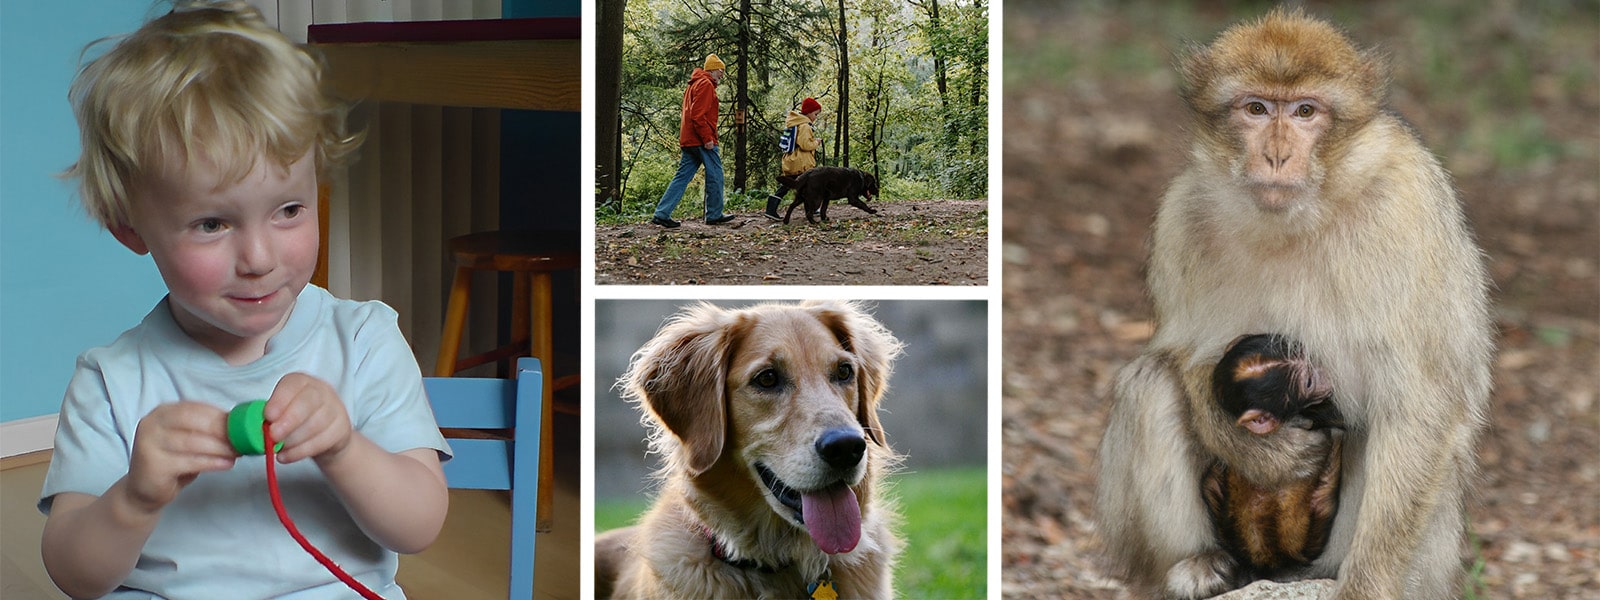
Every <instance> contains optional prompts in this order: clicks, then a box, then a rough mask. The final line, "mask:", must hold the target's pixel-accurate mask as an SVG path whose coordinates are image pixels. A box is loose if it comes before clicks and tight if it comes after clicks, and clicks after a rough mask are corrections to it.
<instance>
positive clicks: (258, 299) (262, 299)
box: [231, 292, 278, 304]
mask: <svg viewBox="0 0 1600 600" xmlns="http://www.w3.org/2000/svg"><path fill="white" fill-rule="evenodd" d="M277 294H278V293H277V292H271V293H268V294H267V295H265V296H253V297H247V296H231V298H232V299H233V300H234V301H235V302H240V303H243V304H265V303H266V302H267V301H268V300H271V299H272V297H273V296H275V295H277Z"/></svg>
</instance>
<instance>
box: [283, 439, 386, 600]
mask: <svg viewBox="0 0 1600 600" xmlns="http://www.w3.org/2000/svg"><path fill="white" fill-rule="evenodd" d="M261 438H262V440H263V442H264V443H265V445H266V447H267V492H268V493H269V494H270V495H271V496H272V509H273V510H276V511H278V521H279V522H281V523H283V528H284V529H288V530H289V535H290V536H292V537H294V541H296V542H299V543H300V547H301V548H305V549H306V552H309V553H311V557H312V558H315V559H317V562H319V563H322V566H323V567H325V568H327V569H328V572H329V573H333V576H334V577H338V578H339V581H343V582H344V584H345V585H348V586H350V589H352V590H355V591H356V593H359V594H361V597H362V598H366V600H383V596H379V595H378V593H377V592H374V591H372V590H371V589H368V588H367V586H364V585H361V582H359V581H356V578H354V577H351V576H350V574H349V573H346V572H344V569H341V568H339V565H338V564H337V563H335V562H333V559H331V558H328V556H327V555H326V554H323V553H322V551H321V550H317V547H316V546H312V545H311V542H310V541H309V540H307V539H306V536H303V535H300V528H298V527H295V526H294V521H292V520H290V519H289V511H287V510H285V509H284V508H283V496H282V494H280V493H278V469H277V468H276V467H275V466H274V465H275V464H277V462H278V460H277V456H276V453H275V452H273V450H272V446H273V443H272V424H271V423H267V422H262V424H261Z"/></svg>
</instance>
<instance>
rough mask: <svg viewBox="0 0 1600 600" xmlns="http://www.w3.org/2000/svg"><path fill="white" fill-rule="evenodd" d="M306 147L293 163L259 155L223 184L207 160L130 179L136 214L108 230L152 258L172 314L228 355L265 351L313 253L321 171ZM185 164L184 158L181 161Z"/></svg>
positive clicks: (307, 274) (240, 358) (243, 357)
mask: <svg viewBox="0 0 1600 600" xmlns="http://www.w3.org/2000/svg"><path fill="white" fill-rule="evenodd" d="M312 156H313V155H312V153H311V152H307V153H306V155H305V156H303V157H301V158H300V160H298V161H295V163H294V164H292V165H290V166H289V169H288V172H285V171H284V170H283V169H282V168H280V167H278V166H277V165H276V164H273V162H272V161H263V160H259V159H258V160H257V161H256V164H255V167H254V168H253V169H252V170H251V171H250V174H249V175H248V176H246V177H245V178H244V180H242V181H240V182H238V183H223V184H221V185H220V186H219V185H218V179H219V175H218V173H217V172H216V169H215V168H214V167H212V166H210V165H206V164H196V165H192V166H190V168H187V169H182V168H169V169H165V170H164V172H163V173H162V174H160V175H157V176H153V177H149V178H147V180H146V181H142V182H140V184H139V185H136V186H134V189H133V196H134V197H133V203H132V205H133V210H132V221H133V222H132V224H131V226H130V227H126V228H118V229H117V230H115V231H113V232H112V233H113V234H114V235H116V237H117V239H118V240H119V241H121V242H122V243H123V244H124V245H126V246H128V248H129V249H131V250H133V251H134V252H138V253H140V254H144V253H146V252H148V253H150V256H151V257H152V258H153V259H155V263H156V268H158V269H159V270H160V271H161V278H162V279H164V280H166V284H167V290H168V291H169V292H170V295H169V297H170V298H171V306H172V313H173V317H174V318H175V319H176V320H177V321H178V325H179V326H181V327H182V328H183V330H184V332H186V333H188V334H189V336H190V337H191V338H194V339H195V340H196V341H198V342H200V343H201V344H203V345H205V346H206V347H208V348H211V349H212V350H213V351H215V352H217V353H218V354H219V355H221V356H222V357H223V358H224V359H227V360H228V362H229V363H232V364H242V363H245V362H249V361H251V360H254V359H256V358H259V357H260V356H261V355H262V354H263V353H265V350H266V343H267V340H269V339H271V337H272V336H273V334H276V333H277V332H278V330H279V329H281V328H282V327H283V323H284V322H285V321H286V320H287V318H288V315H289V312H290V309H292V308H294V302H295V298H296V297H297V296H298V295H299V294H300V290H301V289H303V288H304V287H305V286H306V284H307V283H309V282H310V281H311V273H312V271H313V270H315V268H316V263H317V244H318V231H317V178H316V167H315V160H314V159H313V157H312ZM179 166H181V165H179Z"/></svg>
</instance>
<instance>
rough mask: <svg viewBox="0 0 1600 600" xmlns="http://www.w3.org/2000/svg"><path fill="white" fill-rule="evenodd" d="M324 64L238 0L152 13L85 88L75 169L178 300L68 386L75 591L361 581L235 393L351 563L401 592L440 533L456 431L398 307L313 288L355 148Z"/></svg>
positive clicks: (62, 477)
mask: <svg viewBox="0 0 1600 600" xmlns="http://www.w3.org/2000/svg"><path fill="white" fill-rule="evenodd" d="M318 77H319V73H318V67H317V65H316V63H315V61H313V60H312V58H311V57H310V56H308V55H307V54H306V53H305V51H303V50H302V49H300V48H298V47H296V46H295V45H294V44H292V43H291V42H290V41H289V40H288V39H287V38H285V37H284V36H283V35H282V34H280V33H278V32H277V31H275V30H274V29H272V28H271V27H270V26H268V25H267V23H266V22H265V21H264V20H263V18H262V17H261V15H260V14H259V13H258V12H256V11H255V10H254V9H252V8H250V7H249V6H248V5H246V4H244V3H242V2H226V3H199V4H193V3H186V4H184V5H182V6H179V7H177V8H175V9H174V10H173V11H172V12H170V13H168V14H166V15H164V16H162V17H159V18H157V19H154V20H152V21H151V22H149V23H146V24H145V25H144V26H143V27H141V28H140V29H139V30H138V31H135V32H134V33H132V34H130V35H128V36H126V37H125V38H123V39H121V40H120V41H118V42H117V43H116V44H115V46H114V47H112V48H111V49H110V50H109V51H108V52H107V53H106V54H104V55H103V56H101V57H100V58H98V59H95V60H93V61H92V62H90V63H88V64H87V65H86V66H84V68H83V69H82V70H81V72H80V73H79V74H78V76H77V78H76V79H75V80H74V82H73V85H72V89H71V99H72V103H73V108H74V112H75V113H76V116H77V119H78V124H79V127H80V129H81V137H82V146H83V150H82V155H81V156H80V157H79V160H78V162H77V164H75V165H73V166H72V167H71V169H69V171H68V172H67V175H68V176H70V177H71V178H73V179H75V180H78V181H79V191H80V195H81V196H82V199H83V203H84V205H85V207H86V208H87V209H88V212H89V213H90V214H91V215H92V216H94V217H95V218H96V219H97V220H99V222H100V223H101V224H102V225H103V226H105V228H106V229H107V230H108V231H110V232H111V234H112V235H113V236H114V237H115V238H116V239H117V241H119V242H121V243H122V244H123V245H124V246H127V247H128V249H130V250H132V251H134V252H136V253H139V254H149V255H150V256H151V258H152V259H154V261H155V264H156V267H157V269H158V270H159V271H160V273H161V277H162V279H163V280H164V281H165V283H166V286H167V289H168V294H167V296H166V298H164V299H163V300H161V301H160V302H159V303H158V304H157V305H156V306H155V308H154V309H153V310H151V311H150V313H149V315H147V316H146V317H145V318H144V320H143V322H141V323H140V324H139V325H138V326H136V327H134V328H133V329H130V330H128V331H126V332H124V333H123V334H122V335H121V336H120V337H118V338H117V339H116V341H114V342H112V343H111V344H110V345H108V346H103V347H99V348H94V349H90V350H88V351H86V352H84V353H83V355H81V356H80V357H79V358H78V364H77V369H76V372H75V373H74V375H73V377H72V381H71V382H70V383H69V385H68V388H67V393H66V398H65V400H64V401H63V404H62V408H61V416H60V424H59V428H58V430H57V433H56V441H55V454H54V457H53V459H52V461H51V464H50V469H49V472H48V474H47V476H46V479H45V484H44V489H43V490H42V491H41V492H40V501H39V508H40V510H42V511H44V512H45V513H46V514H48V515H49V516H48V519H47V521H46V524H45V531H44V539H43V543H42V552H43V558H44V562H45V566H46V568H47V569H48V571H49V573H50V576H51V578H52V579H53V580H54V581H55V583H56V585H57V586H58V587H60V588H61V589H62V591H64V592H66V593H68V594H69V595H72V596H74V597H99V596H108V597H114V598H266V597H292V598H345V597H350V596H351V594H352V592H351V591H350V590H349V589H348V588H346V587H345V586H344V584H342V583H340V582H339V581H338V580H337V579H335V578H334V576H333V575H331V574H330V573H328V572H327V571H326V570H324V569H323V568H322V567H321V566H320V565H318V564H317V563H316V562H315V561H314V560H313V559H312V558H311V557H310V556H309V555H307V554H306V553H304V552H303V551H302V550H301V549H300V548H299V547H298V546H297V545H296V544H295V542H294V541H293V540H292V539H291V538H290V536H289V535H288V534H287V533H286V532H285V531H284V529H283V527H282V526H281V525H280V524H279V523H278V522H277V518H276V516H275V515H274V513H273V510H272V508H271V506H270V504H269V500H268V494H267V488H266V481H265V474H264V464H263V459H262V458H261V457H244V458H241V457H239V456H236V455H235V454H234V451H233V450H232V448H231V446H230V445H229V442H228V438H227V432H226V430H227V425H226V421H227V412H228V410H229V409H230V408H231V407H232V406H234V405H236V404H238V403H241V402H245V401H249V400H252V399H257V398H265V399H267V405H266V418H267V420H268V421H269V422H271V431H272V434H273V437H274V438H275V439H278V440H281V441H282V442H283V449H282V450H281V452H280V453H279V454H278V462H279V463H281V466H280V467H279V469H278V470H279V484H280V487H281V489H282V491H283V495H284V502H285V504H287V505H288V507H289V510H290V512H291V513H292V514H293V516H294V519H295V521H296V523H297V525H298V526H299V528H300V529H301V531H302V532H304V533H305V534H306V535H307V536H308V537H309V538H310V539H311V541H312V543H313V544H315V545H316V546H317V547H319V548H320V549H321V550H322V551H323V552H325V553H327V554H328V555H329V556H330V557H331V558H333V560H334V561H335V562H337V563H338V564H340V565H341V566H342V567H343V568H344V570H346V571H348V572H350V574H351V575H353V576H355V578H356V579H358V580H359V581H361V582H362V583H363V584H364V585H366V586H367V587H369V588H371V589H373V590H375V591H377V592H378V593H380V594H382V595H384V596H386V597H389V598H402V597H404V593H403V591H401V590H400V589H399V587H398V586H396V585H395V582H394V577H395V571H396V568H397V564H398V557H397V553H399V552H416V551H420V550H422V549H423V548H425V547H427V546H428V545H429V544H431V543H432V542H433V540H434V538H435V537H436V536H437V535H438V532H439V529H440V527H441V526H442V524H443V521H444V516H445V512H446V508H447V504H448V496H447V494H446V486H445V480H444V475H443V472H442V470H441V468H440V461H441V460H443V459H448V452H449V448H448V446H447V445H446V444H445V443H444V440H443V438H441V437H440V435H439V431H438V427H437V425H436V424H435V423H434V421H433V414H432V412H431V410H430V409H429V407H428V404H427V398H426V397H425V395H424V393H423V389H422V380H421V373H420V371H419V369H418V366H417V363H416V361H415V359H414V358H413V357H412V354H411V351H410V348H409V346H408V345H407V343H406V341H405V339H404V338H403V337H402V335H401V333H400V330H399V328H398V326H397V325H396V315H395V313H394V311H393V310H392V309H390V308H389V307H387V306H384V305H383V304H382V303H378V302H354V301H349V300H341V299H338V298H334V297H333V296H332V295H330V294H329V293H328V292H327V291H326V290H323V289H321V288H319V287H316V286H313V285H309V282H310V279H311V273H312V271H313V270H314V268H315V265H316V258H317V247H318V227H317V210H316V207H317V202H318V201H319V200H318V197H317V180H318V178H319V177H321V176H323V175H324V173H325V171H326V170H327V168H328V167H329V165H331V164H334V163H335V162H336V161H338V160H339V159H340V158H341V157H343V156H345V155H347V154H348V153H349V152H350V151H351V150H353V149H354V147H355V146H356V144H357V143H359V139H357V138H356V137H352V136H346V135H344V134H342V133H341V129H342V127H343V125H342V121H341V118H340V116H339V112H338V111H337V109H336V107H335V106H333V105H332V104H331V103H330V102H329V101H328V100H327V99H325V98H324V97H323V96H322V94H321V93H320V91H319V87H318ZM108 299H112V300H114V298H108Z"/></svg>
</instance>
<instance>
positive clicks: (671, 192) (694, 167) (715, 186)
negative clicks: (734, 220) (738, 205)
mask: <svg viewBox="0 0 1600 600" xmlns="http://www.w3.org/2000/svg"><path fill="white" fill-rule="evenodd" d="M721 149H722V146H720V145H719V146H717V148H716V149H714V150H707V149H705V147H704V146H685V147H683V158H680V159H678V174H677V175H673V176H672V183H669V184H667V191H666V192H665V193H663V194H661V200H660V201H659V202H656V218H658V219H671V218H672V211H674V210H677V208H678V203H679V202H681V201H683V191H684V190H685V189H687V188H688V187H689V180H690V179H694V173H695V171H699V170H700V166H701V165H704V166H705V168H706V220H707V221H710V220H713V219H720V218H722V155H721V154H720V153H719V150H721Z"/></svg>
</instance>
